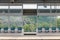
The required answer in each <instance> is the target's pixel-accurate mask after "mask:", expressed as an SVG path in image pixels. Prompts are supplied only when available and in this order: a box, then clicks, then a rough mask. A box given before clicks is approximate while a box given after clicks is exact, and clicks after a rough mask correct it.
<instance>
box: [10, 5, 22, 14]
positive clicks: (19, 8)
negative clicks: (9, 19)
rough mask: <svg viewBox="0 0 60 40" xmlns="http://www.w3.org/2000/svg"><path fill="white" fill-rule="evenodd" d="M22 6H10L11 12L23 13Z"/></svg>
mask: <svg viewBox="0 0 60 40" xmlns="http://www.w3.org/2000/svg"><path fill="white" fill-rule="evenodd" d="M21 11H22V6H10V10H9V12H10V13H21Z"/></svg>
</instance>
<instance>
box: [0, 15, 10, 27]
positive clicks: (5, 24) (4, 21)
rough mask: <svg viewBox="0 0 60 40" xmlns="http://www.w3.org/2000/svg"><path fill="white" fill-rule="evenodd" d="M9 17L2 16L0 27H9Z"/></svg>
mask: <svg viewBox="0 0 60 40" xmlns="http://www.w3.org/2000/svg"><path fill="white" fill-rule="evenodd" d="M8 25H9V22H8V16H0V27H2V28H3V27H8Z"/></svg>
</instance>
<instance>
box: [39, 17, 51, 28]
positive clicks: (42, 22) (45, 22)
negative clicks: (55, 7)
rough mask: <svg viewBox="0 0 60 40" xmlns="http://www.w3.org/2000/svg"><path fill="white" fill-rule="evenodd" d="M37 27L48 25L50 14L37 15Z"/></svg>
mask: <svg viewBox="0 0 60 40" xmlns="http://www.w3.org/2000/svg"><path fill="white" fill-rule="evenodd" d="M38 27H50V16H38Z"/></svg>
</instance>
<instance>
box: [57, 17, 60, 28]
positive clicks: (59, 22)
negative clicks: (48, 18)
mask: <svg viewBox="0 0 60 40" xmlns="http://www.w3.org/2000/svg"><path fill="white" fill-rule="evenodd" d="M57 27H60V16H57Z"/></svg>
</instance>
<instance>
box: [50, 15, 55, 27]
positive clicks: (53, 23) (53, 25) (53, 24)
mask: <svg viewBox="0 0 60 40" xmlns="http://www.w3.org/2000/svg"><path fill="white" fill-rule="evenodd" d="M50 18H51V24H50V26H51V27H56V17H55V16H51V17H50Z"/></svg>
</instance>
